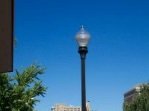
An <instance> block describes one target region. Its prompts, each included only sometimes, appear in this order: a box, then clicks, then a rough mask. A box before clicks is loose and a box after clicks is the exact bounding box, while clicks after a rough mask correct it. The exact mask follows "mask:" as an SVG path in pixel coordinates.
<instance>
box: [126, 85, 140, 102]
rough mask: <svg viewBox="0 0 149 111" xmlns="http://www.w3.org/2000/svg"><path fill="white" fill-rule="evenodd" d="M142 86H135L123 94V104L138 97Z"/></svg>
mask: <svg viewBox="0 0 149 111" xmlns="http://www.w3.org/2000/svg"><path fill="white" fill-rule="evenodd" d="M141 88H142V85H137V86H136V87H134V88H132V89H131V90H129V91H127V92H126V93H125V94H124V103H125V102H128V103H130V102H132V101H133V100H134V99H135V98H136V97H137V96H138V95H140V91H141Z"/></svg>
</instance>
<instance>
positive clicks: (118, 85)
mask: <svg viewBox="0 0 149 111" xmlns="http://www.w3.org/2000/svg"><path fill="white" fill-rule="evenodd" d="M148 6H149V1H148V0H141V1H140V0H103V1H102V0H16V1H15V36H16V39H17V47H16V49H15V53H14V66H15V67H14V68H15V69H16V68H17V69H20V70H21V69H23V68H25V67H26V66H29V65H30V64H32V63H38V64H40V65H42V66H44V67H46V72H45V74H44V75H42V76H41V79H42V80H43V83H44V84H45V85H46V86H47V87H48V90H47V94H46V96H45V98H41V102H40V103H38V104H37V106H36V109H38V110H39V111H49V110H50V108H51V106H52V105H54V104H56V103H64V104H72V105H80V103H81V96H80V95H81V93H80V58H79V54H78V53H77V50H78V46H77V44H76V41H75V34H76V32H78V31H79V28H80V26H81V25H84V27H85V29H86V30H87V31H88V32H90V34H91V40H90V43H89V46H88V48H89V53H88V54H87V60H86V85H87V100H89V101H90V102H91V106H92V109H93V110H96V111H122V103H123V94H124V93H125V92H126V91H127V90H129V89H130V88H132V87H133V86H135V85H136V84H138V83H142V82H147V81H149V68H148V67H149V7H148Z"/></svg>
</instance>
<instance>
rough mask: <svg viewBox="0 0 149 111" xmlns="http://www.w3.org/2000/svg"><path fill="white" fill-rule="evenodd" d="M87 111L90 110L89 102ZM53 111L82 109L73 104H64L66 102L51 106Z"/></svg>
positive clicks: (78, 110)
mask: <svg viewBox="0 0 149 111" xmlns="http://www.w3.org/2000/svg"><path fill="white" fill-rule="evenodd" d="M86 109H87V111H90V104H89V102H87V103H86ZM51 111H81V107H80V106H72V105H64V104H56V105H54V106H53V107H52V108H51Z"/></svg>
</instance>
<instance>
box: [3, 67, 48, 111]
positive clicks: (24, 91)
mask: <svg viewBox="0 0 149 111" xmlns="http://www.w3.org/2000/svg"><path fill="white" fill-rule="evenodd" d="M43 73H44V68H42V67H40V66H38V65H31V66H29V67H27V68H26V69H24V70H23V71H21V72H19V71H16V73H15V74H14V75H13V76H12V74H9V73H3V74H0V111H33V110H34V106H35V105H36V103H37V102H39V99H37V97H38V96H44V95H45V92H46V87H45V86H43V84H42V81H41V80H40V79H39V78H38V76H39V75H41V74H43Z"/></svg>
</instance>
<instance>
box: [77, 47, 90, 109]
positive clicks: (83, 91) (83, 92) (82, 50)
mask: <svg viewBox="0 0 149 111" xmlns="http://www.w3.org/2000/svg"><path fill="white" fill-rule="evenodd" d="M78 52H79V53H80V57H81V96H82V107H81V109H82V110H81V111H87V110H86V85H85V58H86V54H87V52H88V50H87V47H79V51H78Z"/></svg>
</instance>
